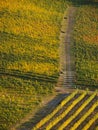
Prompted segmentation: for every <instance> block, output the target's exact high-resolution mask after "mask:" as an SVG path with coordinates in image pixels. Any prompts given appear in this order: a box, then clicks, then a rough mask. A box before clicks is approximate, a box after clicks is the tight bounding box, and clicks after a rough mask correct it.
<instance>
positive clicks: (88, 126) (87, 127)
mask: <svg viewBox="0 0 98 130" xmlns="http://www.w3.org/2000/svg"><path fill="white" fill-rule="evenodd" d="M97 119H98V114H96V115H95V116H94V117H93V118H92V119H91V120H90V121H89V122H88V123H87V124H86V125H85V126H84V128H83V130H88V129H89V128H90V126H91V125H92V124H93V123H94V122H95V121H96V120H97Z"/></svg>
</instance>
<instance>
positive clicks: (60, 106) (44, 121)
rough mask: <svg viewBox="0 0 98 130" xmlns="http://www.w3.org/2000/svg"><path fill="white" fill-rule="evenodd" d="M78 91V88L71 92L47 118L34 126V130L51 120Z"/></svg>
mask: <svg viewBox="0 0 98 130" xmlns="http://www.w3.org/2000/svg"><path fill="white" fill-rule="evenodd" d="M77 93H78V90H76V91H75V92H73V93H72V94H70V95H69V96H68V97H67V98H65V99H64V100H63V101H62V102H61V103H60V104H59V105H58V106H57V107H56V108H55V109H54V110H53V112H52V113H50V114H49V115H47V116H46V117H45V118H43V119H42V120H41V121H40V122H39V123H37V125H36V126H35V127H34V128H33V130H37V129H38V128H40V127H41V126H42V125H44V124H45V123H46V122H47V121H49V120H50V119H51V118H52V117H53V116H54V115H55V114H56V113H57V112H58V111H59V110H60V109H61V108H62V107H63V106H64V105H65V104H67V102H69V101H70V100H71V99H72V98H73V97H74V96H75V95H76V94H77Z"/></svg>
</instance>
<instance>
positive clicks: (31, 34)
mask: <svg viewBox="0 0 98 130" xmlns="http://www.w3.org/2000/svg"><path fill="white" fill-rule="evenodd" d="M66 6H67V2H66V1H65V0H58V1H53V0H50V1H48V0H33V1H32V0H20V1H19V0H15V1H14V0H7V1H5V0H1V1H0V59H1V60H0V73H1V76H0V130H9V129H10V127H11V126H12V125H13V124H14V123H16V122H18V121H19V120H21V119H22V118H23V117H24V116H26V114H27V113H29V112H30V111H31V110H32V111H33V110H34V109H36V107H37V105H38V104H39V103H40V102H41V97H43V96H45V95H46V94H50V93H52V92H53V88H54V85H55V83H53V82H52V83H51V82H49V81H48V80H46V81H44V80H43V81H41V79H38V80H37V79H36V80H33V78H32V79H31V78H30V79H29V78H28V77H30V75H32V74H33V75H34V74H35V77H37V78H39V76H41V75H42V78H44V77H45V76H46V78H48V77H50V78H54V80H55V77H56V79H57V76H58V73H59V60H58V59H59V53H58V47H59V31H60V23H61V20H62V17H63V12H64V11H65V9H66ZM11 71H13V74H10V72H11ZM3 72H5V73H7V75H6V74H3ZM24 73H25V74H28V73H29V75H28V77H27V79H26V77H25V75H24ZM19 74H20V76H19ZM21 75H22V76H21ZM22 77H25V78H22Z"/></svg>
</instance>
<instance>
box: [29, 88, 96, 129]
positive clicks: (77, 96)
mask: <svg viewBox="0 0 98 130" xmlns="http://www.w3.org/2000/svg"><path fill="white" fill-rule="evenodd" d="M97 128H98V96H97V92H93V93H90V92H89V91H82V92H79V91H78V90H76V91H75V92H73V93H71V94H70V95H69V96H67V97H66V98H65V99H64V100H63V101H61V102H60V103H59V105H58V106H57V107H56V108H55V109H54V110H53V111H52V112H51V113H50V114H49V115H47V116H46V117H44V118H43V119H42V120H41V121H40V122H38V123H37V124H36V126H35V127H34V128H33V129H32V130H97Z"/></svg>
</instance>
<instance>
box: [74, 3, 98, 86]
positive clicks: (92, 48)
mask: <svg viewBox="0 0 98 130" xmlns="http://www.w3.org/2000/svg"><path fill="white" fill-rule="evenodd" d="M87 10H88V11H87ZM97 26H98V8H97V5H91V4H86V5H82V6H80V7H78V9H77V13H76V17H75V26H74V32H73V45H72V53H73V54H74V57H75V69H76V84H79V85H81V86H88V87H91V88H94V87H95V88H96V87H97V86H98V29H97Z"/></svg>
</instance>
